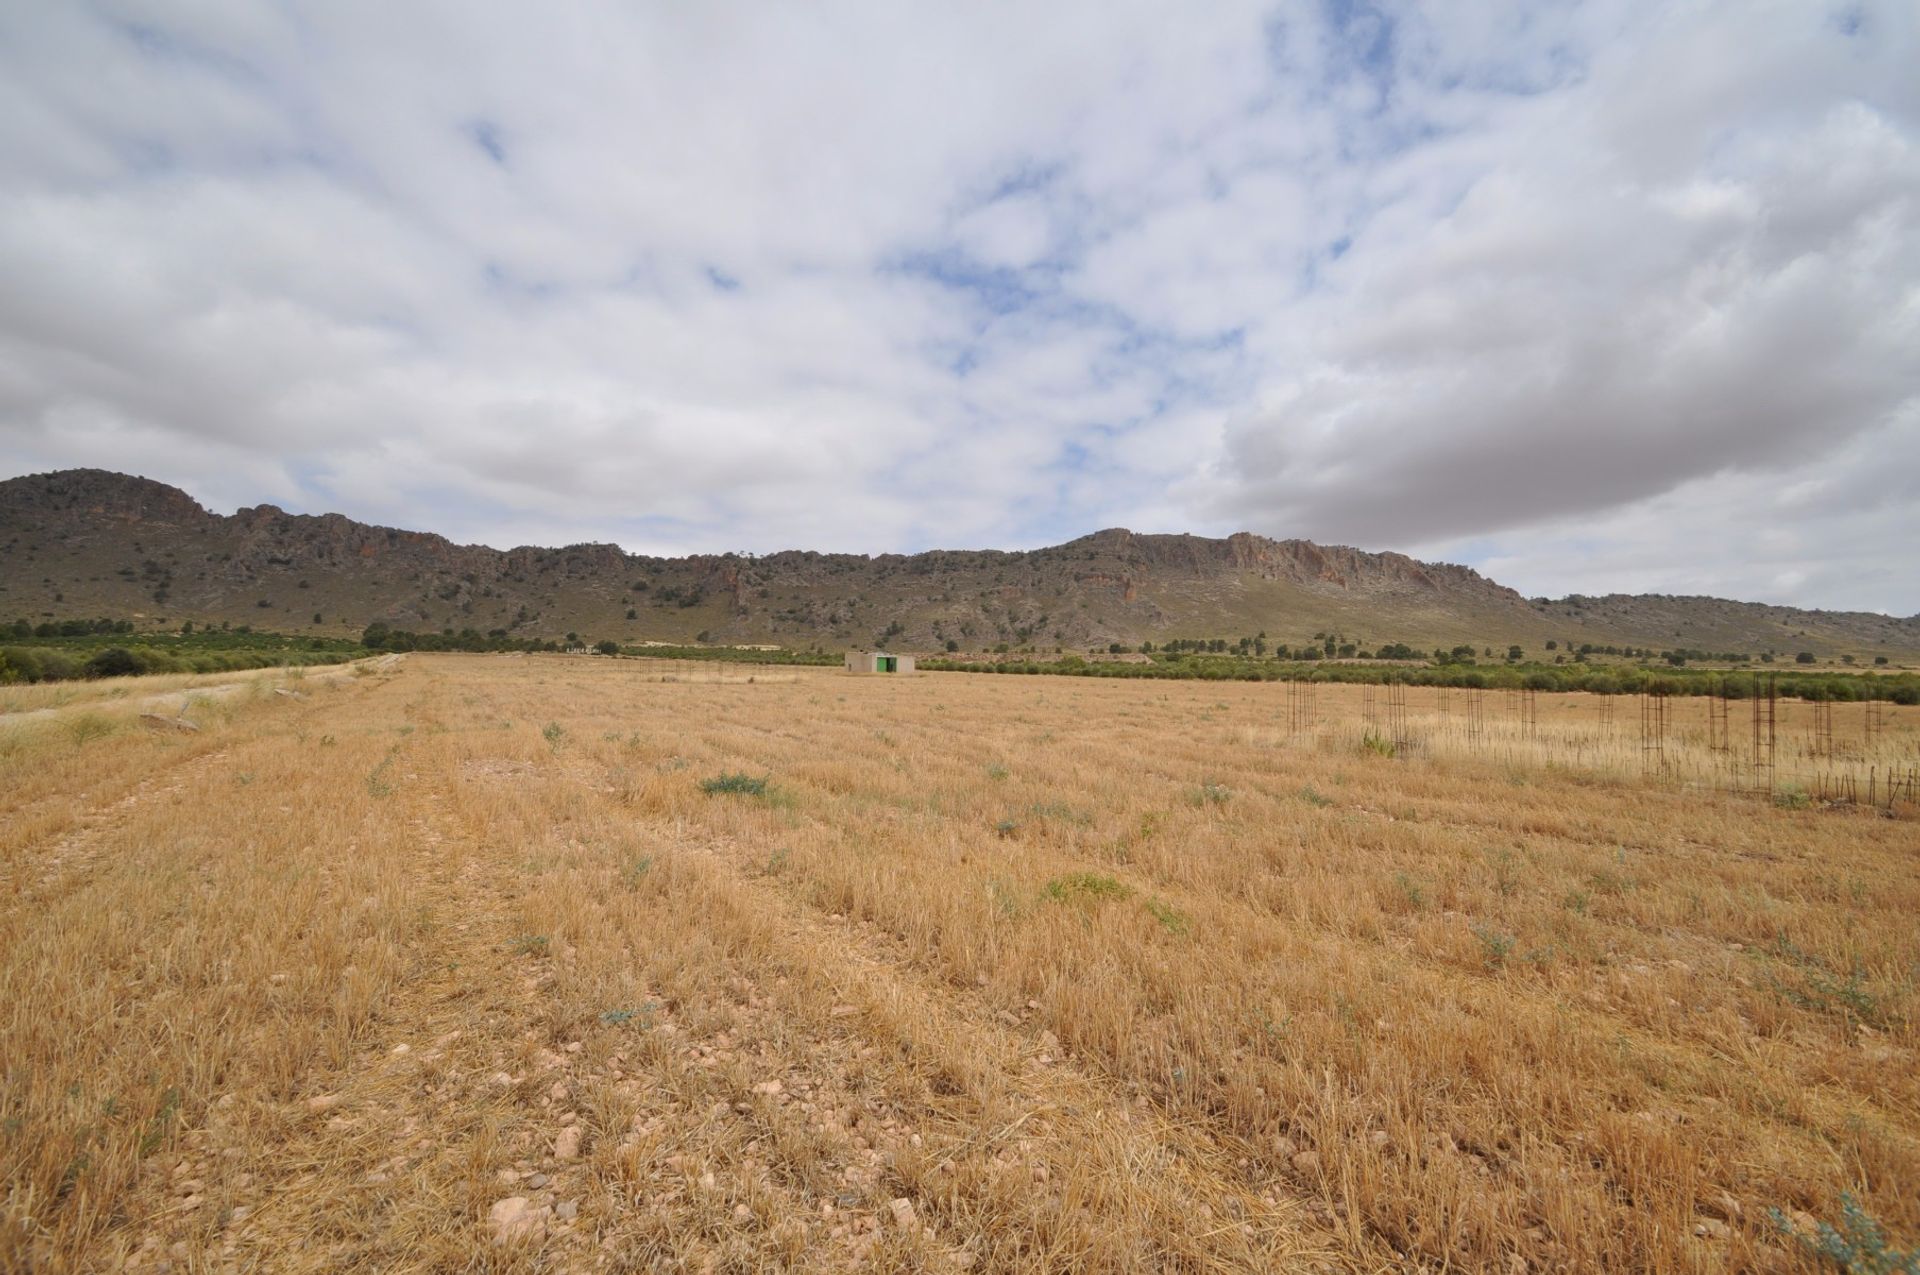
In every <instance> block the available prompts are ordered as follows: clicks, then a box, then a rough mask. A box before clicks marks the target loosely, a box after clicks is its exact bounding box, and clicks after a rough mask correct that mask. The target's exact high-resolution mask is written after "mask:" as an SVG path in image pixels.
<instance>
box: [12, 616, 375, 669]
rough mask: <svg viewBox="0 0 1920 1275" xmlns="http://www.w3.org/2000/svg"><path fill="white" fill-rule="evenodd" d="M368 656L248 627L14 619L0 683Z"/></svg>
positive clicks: (329, 641)
mask: <svg viewBox="0 0 1920 1275" xmlns="http://www.w3.org/2000/svg"><path fill="white" fill-rule="evenodd" d="M9 639H10V640H9ZM364 654H365V651H364V649H363V648H362V647H361V646H360V644H359V643H357V642H353V641H350V640H347V639H344V638H324V637H288V636H286V635H284V634H280V633H258V632H255V631H254V630H253V629H252V628H250V627H249V626H247V625H244V624H242V625H239V626H237V627H227V626H221V627H219V628H195V627H194V626H193V625H192V624H191V623H189V624H186V625H183V626H181V629H180V631H178V632H176V633H150V632H149V633H141V634H139V635H138V636H134V634H133V624H132V622H131V621H128V620H106V619H102V620H63V621H60V622H58V623H46V624H37V625H36V624H31V623H29V622H28V621H26V620H16V621H14V622H13V623H12V624H10V625H6V626H0V684H5V683H14V682H62V681H70V680H73V679H76V678H96V677H130V676H134V675H136V674H141V673H229V672H236V671H239V670H243V669H256V668H274V667H278V666H281V665H307V664H339V663H342V662H343V661H346V660H351V659H356V658H358V657H360V656H361V655H364Z"/></svg>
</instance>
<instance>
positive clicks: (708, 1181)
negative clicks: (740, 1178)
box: [700, 1173, 715, 1191]
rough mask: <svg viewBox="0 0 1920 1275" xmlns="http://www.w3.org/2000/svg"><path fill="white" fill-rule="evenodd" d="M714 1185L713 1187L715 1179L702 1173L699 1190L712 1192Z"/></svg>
mask: <svg viewBox="0 0 1920 1275" xmlns="http://www.w3.org/2000/svg"><path fill="white" fill-rule="evenodd" d="M714 1185H715V1179H714V1176H713V1174H711V1173H702V1174H701V1175H700V1189H701V1190H702V1191H711V1190H713V1188H714Z"/></svg>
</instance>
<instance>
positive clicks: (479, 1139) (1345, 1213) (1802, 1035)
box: [0, 655, 1920, 1271]
mask: <svg viewBox="0 0 1920 1275" xmlns="http://www.w3.org/2000/svg"><path fill="white" fill-rule="evenodd" d="M676 672H677V670H662V669H659V668H657V667H650V666H648V665H645V664H642V663H640V662H635V661H612V660H601V659H568V658H561V657H554V658H526V659H502V658H490V657H461V656H435V657H427V656H418V655H416V656H411V657H408V658H407V659H406V660H404V661H403V662H399V663H396V664H390V665H388V666H387V667H385V668H382V669H380V670H377V671H373V672H371V673H370V674H366V675H361V676H347V677H339V678H334V679H330V680H326V681H323V682H316V681H314V680H312V679H311V678H309V679H303V681H302V682H301V683H300V686H301V689H302V693H303V696H304V697H303V698H296V697H294V696H279V695H274V694H272V693H271V691H272V689H273V688H272V687H271V686H270V685H269V684H268V683H265V682H262V683H260V684H259V685H260V690H259V691H258V692H257V693H249V694H245V695H232V696H228V697H227V698H225V699H223V700H221V701H218V702H212V703H209V704H207V705H205V707H204V711H203V712H202V714H201V719H200V726H201V729H200V730H199V731H198V732H197V733H194V734H188V735H175V734H149V733H146V732H144V731H142V730H140V729H138V727H137V725H135V724H134V719H133V718H132V717H131V716H130V715H122V716H119V717H115V716H113V715H111V714H108V713H91V712H90V711H89V716H90V719H91V720H92V721H93V722H94V723H95V725H94V726H93V727H91V728H89V729H85V730H80V729H75V728H74V727H73V726H72V724H71V722H68V721H65V720H63V719H61V718H60V717H59V715H56V717H55V718H52V719H36V720H34V721H31V722H27V723H19V724H15V725H13V726H11V727H9V726H6V725H4V724H0V772H3V773H4V774H5V776H6V783H5V785H4V790H3V791H0V812H4V813H3V816H0V1070H3V1076H0V1080H3V1081H4V1089H3V1090H0V1161H3V1162H4V1166H5V1167H4V1174H5V1179H4V1197H3V1198H0V1227H3V1228H4V1229H0V1268H5V1269H22V1268H32V1269H44V1270H50V1271H63V1270H83V1269H84V1270H94V1269H112V1268H115V1267H120V1266H125V1267H128V1268H133V1269H138V1270H143V1271H156V1270H160V1269H163V1268H166V1267H170V1268H171V1269H172V1270H175V1271H188V1270H195V1271H198V1270H210V1271H211V1270H226V1269H236V1270H243V1269H272V1270H314V1271H320V1270H342V1269H381V1270H422V1271H424V1270H444V1269H470V1270H509V1269H526V1270H562V1271H565V1270H581V1271H597V1270H634V1271H640V1270H655V1269H669V1270H671V1269H689V1270H716V1271H718V1270H777V1269H787V1270H822V1271H825V1270H842V1269H853V1268H861V1269H876V1270H882V1269H891V1270H936V1271H937V1270H960V1269H972V1270H976V1271H978V1270H1031V1271H1057V1270H1153V1271H1160V1270H1194V1271H1200V1270H1275V1269H1281V1270H1284V1269H1301V1270H1312V1269H1316V1268H1319V1269H1325V1270H1330V1271H1332V1270H1339V1271H1361V1270H1388V1269H1411V1268H1424V1269H1427V1270H1435V1271H1437V1270H1441V1269H1454V1270H1460V1269H1466V1270H1480V1269H1486V1270H1496V1271H1509V1270H1511V1271H1520V1270H1601V1269H1607V1270H1623V1269H1659V1270H1699V1271H1720V1270H1742V1269H1771V1268H1777V1269H1783V1270H1786V1269H1798V1268H1806V1269H1811V1261H1812V1259H1811V1258H1809V1257H1808V1256H1806V1255H1805V1254H1804V1253H1802V1252H1800V1251H1799V1250H1797V1249H1796V1248H1794V1247H1793V1246H1792V1245H1791V1244H1789V1243H1787V1242H1785V1241H1783V1240H1782V1239H1781V1238H1780V1236H1779V1235H1778V1233H1777V1231H1776V1230H1775V1228H1774V1226H1773V1224H1772V1223H1771V1222H1770V1221H1769V1217H1768V1212H1769V1210H1770V1209H1773V1208H1778V1209H1781V1210H1783V1211H1785V1212H1786V1213H1787V1214H1788V1215H1792V1214H1793V1213H1795V1212H1800V1213H1802V1214H1803V1215H1805V1216H1803V1217H1802V1219H1801V1223H1802V1225H1803V1226H1804V1225H1805V1224H1806V1223H1807V1222H1808V1220H1809V1218H1810V1217H1811V1216H1817V1217H1820V1218H1831V1217H1836V1216H1837V1214H1838V1209H1839V1197H1840V1193H1841V1192H1843V1191H1845V1192H1850V1193H1851V1194H1852V1195H1853V1196H1854V1197H1855V1198H1857V1199H1858V1200H1859V1201H1860V1202H1861V1204H1862V1205H1863V1206H1864V1207H1865V1208H1866V1209H1867V1210H1868V1211H1869V1212H1871V1213H1873V1214H1874V1215H1876V1216H1877V1217H1878V1218H1879V1219H1880V1220H1881V1221H1882V1222H1883V1223H1885V1224H1887V1225H1888V1227H1889V1228H1890V1229H1891V1230H1892V1231H1894V1232H1895V1233H1898V1234H1903V1235H1906V1236H1909V1237H1911V1236H1913V1235H1915V1234H1916V1233H1917V1232H1920V1199H1917V1198H1916V1193H1915V1192H1914V1190H1913V1184H1914V1183H1915V1182H1917V1181H1920V1067H1916V1047H1917V1046H1920V1019H1917V1016H1916V1008H1917V1007H1920V1002H1917V1001H1916V995H1915V978H1916V975H1917V974H1920V937H1917V935H1916V927H1915V925H1914V921H1913V918H1914V917H1915V916H1916V915H1920V860H1917V859H1916V845H1917V844H1920V837H1916V829H1920V824H1916V822H1915V821H1914V818H1913V812H1912V811H1911V810H1908V809H1901V810H1896V811H1894V812H1893V817H1886V816H1885V815H1883V814H1875V813H1868V812H1864V811H1859V810H1851V809H1835V810H1822V809H1781V808H1778V807H1776V806H1774V805H1772V804H1769V803H1768V802H1766V801H1764V800H1756V799H1754V798H1752V797H1748V796H1736V795H1731V794H1724V793H1718V792H1714V791H1712V790H1710V789H1705V788H1700V787H1682V786H1678V785H1673V784H1654V783H1648V782H1645V781H1643V780H1641V779H1640V778H1639V777H1638V776H1636V775H1631V774H1607V773H1603V772H1604V770H1605V769H1606V768H1605V767H1601V768H1600V769H1592V768H1586V769H1583V768H1581V767H1579V766H1576V765H1573V764H1571V760H1570V758H1569V757H1568V756H1567V755H1566V751H1565V749H1564V748H1561V749H1558V750H1553V749H1548V748H1546V747H1544V746H1543V747H1541V748H1540V749H1537V750H1535V751H1533V752H1529V751H1528V750H1527V749H1526V748H1525V747H1523V746H1522V745H1521V744H1520V743H1518V742H1515V741H1511V740H1509V741H1508V743H1507V745H1506V746H1504V747H1502V748H1500V749H1498V750H1493V751H1489V752H1488V753H1487V754H1486V755H1484V756H1476V755H1472V754H1471V753H1469V752H1466V751H1464V750H1462V749H1459V748H1456V747H1452V746H1449V745H1447V744H1446V740H1447V728H1446V724H1445V723H1444V722H1442V721H1437V720H1434V719H1432V718H1430V717H1423V713H1426V712H1429V711H1430V710H1431V706H1428V709H1426V710H1423V709H1422V708H1421V707H1420V706H1418V705H1414V706H1411V711H1412V713H1413V717H1414V724H1415V726H1416V727H1417V729H1416V730H1415V731H1413V732H1412V733H1413V734H1414V735H1415V737H1416V738H1422V739H1424V740H1425V741H1426V746H1425V747H1416V748H1414V749H1412V750H1409V751H1406V752H1403V754H1402V755H1400V756H1397V757H1393V758H1388V757H1385V756H1381V755H1379V754H1378V753H1377V752H1374V751H1370V750H1368V749H1366V748H1364V747H1362V746H1361V743H1360V740H1361V735H1362V727H1361V723H1360V718H1359V711H1358V710H1359V699H1358V696H1359V688H1341V689H1339V690H1336V689H1334V688H1323V689H1322V690H1321V692H1320V701H1319V705H1318V708H1319V713H1320V717H1321V719H1322V723H1323V724H1322V725H1321V726H1320V727H1319V728H1318V729H1316V730H1314V731H1310V732H1300V733H1295V732H1291V731H1289V730H1288V729H1287V725H1288V716H1287V711H1286V703H1285V695H1286V690H1285V688H1284V687H1283V686H1279V685H1245V684H1200V683H1152V684H1145V683H1107V682H1098V681H1085V680H1070V679H1050V678H1032V679H1028V678H1021V679H1011V678H983V677H968V676H965V675H931V676H922V677H917V678H855V677H851V676H848V675H844V674H841V673H838V672H811V671H808V672H800V673H795V672H794V671H792V670H782V671H781V672H780V673H779V674H778V675H777V680H772V679H767V678H754V679H753V680H747V678H748V677H751V676H752V675H751V673H748V674H747V675H746V676H736V672H737V671H735V670H729V671H728V673H727V675H726V676H725V678H724V679H723V680H718V681H700V682H693V681H686V680H684V679H683V678H676V680H663V679H666V678H668V677H670V676H672V675H673V674H675V673H676ZM1582 702H1583V701H1582V700H1581V699H1580V698H1579V697H1568V698H1567V699H1564V700H1562V699H1555V698H1552V697H1546V696H1542V697H1541V709H1540V712H1541V719H1542V723H1543V725H1542V731H1543V732H1546V733H1549V734H1551V733H1552V731H1554V730H1573V731H1579V730H1588V731H1590V730H1591V725H1590V724H1589V725H1580V724H1579V722H1578V720H1577V719H1580V718H1581V715H1582V713H1584V712H1587V711H1589V710H1587V709H1584V708H1581V707H1578V705H1580V704H1581V703H1582ZM1555 714H1559V715H1560V716H1559V717H1557V718H1556V717H1555ZM1556 722H1558V723H1559V724H1558V725H1555V723H1556ZM1618 729H1619V730H1621V731H1630V730H1632V729H1634V723H1632V722H1627V723H1623V724H1621V725H1620V726H1619V728H1618ZM1842 729H1844V727H1843V726H1837V727H1836V730H1837V731H1839V730H1842ZM1915 740H1916V720H1915V710H1912V709H1902V710H1894V711H1893V712H1892V713H1890V720H1889V723H1888V728H1887V731H1886V735H1885V738H1884V739H1883V741H1882V742H1881V744H1880V749H1881V750H1882V752H1883V754H1884V760H1886V761H1888V762H1896V761H1903V762H1904V764H1912V762H1913V759H1914V756H1915V747H1916V746H1915ZM1550 761H1551V762H1552V763H1553V764H1551V765H1549V764H1547V763H1548V762H1550ZM1627 764H1628V763H1627V762H1624V761H1623V762H1622V767H1625V766H1626V765H1627Z"/></svg>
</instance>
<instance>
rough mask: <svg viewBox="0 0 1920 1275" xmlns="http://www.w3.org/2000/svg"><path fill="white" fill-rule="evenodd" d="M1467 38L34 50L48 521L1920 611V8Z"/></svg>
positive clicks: (184, 17) (1246, 25)
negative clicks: (247, 512) (1036, 553)
mask: <svg viewBox="0 0 1920 1275" xmlns="http://www.w3.org/2000/svg"><path fill="white" fill-rule="evenodd" d="M1419 9H1420V10H1422V11H1416V7H1415V6H1413V5H1411V4H1406V5H1401V4H1388V5H1380V6H1374V5H1369V4H1366V3H1362V2H1360V0H1329V2H1327V3H1315V4H1304V3H1303V4H1283V5H1281V6H1279V7H1273V6H1270V5H1255V4H1244V5H1243V4H1236V3H1232V2H1227V0H1222V2H1214V3H1208V4H1205V5H1175V4H1171V3H1163V4H1133V3H1127V2H1120V0H1093V2H1090V3H1086V4H1076V3H1068V2H1064V0H1050V2H1049V3H1047V4H1042V5H1034V4H1013V3H1007V4H996V3H968V4H950V3H929V4H904V3H879V2H875V3H870V4H863V5H851V4H834V3H822V4H807V5H776V4H771V3H768V4H761V5H751V4H727V3H713V4H706V3H701V4H689V3H681V2H679V0H657V2H647V0H628V2H626V3H620V4H605V5H595V4H591V3H569V4H564V5H540V6H536V5H516V6H506V5H495V4H490V3H474V2H473V0H460V2H459V3H446V4H433V3H422V2H412V0H410V2H409V3H406V4H391V3H385V2H375V0H368V2H366V3H353V2H351V0H348V2H342V0H325V2H316V3H312V4H304V3H297V2H292V0H288V2H283V3H271V4H268V3H260V2H259V0H235V2H234V3H218V2H215V0H207V2H204V3H180V4H166V5H158V4H154V5H146V6H139V5H131V4H119V3H112V2H110V0H99V2H94V3H82V2H78V0H76V2H75V3H60V4H14V5H6V6H4V7H0V477H3V476H8V475H12V474H19V473H29V472H35V471H40V470H45V469H52V468H61V467H67V466H75V465H95V466H101V467H106V468H111V469H119V470H125V471H129V472H136V473H144V474H147V475H149V476H151V477H155V478H160V479H163V480H165V481H168V482H172V483H175V484H178V485H180V486H183V487H185V488H186V489H187V490H189V491H190V492H192V493H193V494H194V495H195V496H197V497H199V498H200V499H201V500H202V501H203V502H205V503H207V504H209V505H210V506H212V507H214V508H216V509H219V510H220V511H222V512H227V511H230V510H232V509H233V508H235V507H237V506H239V505H243V504H256V503H261V502H272V503H275V504H279V505H281V506H283V507H285V508H288V509H292V510H296V511H301V512H321V511H326V510H338V511H341V512H344V513H347V514H350V515H352V516H354V517H358V518H362V519H367V520H372V521H379V522H385V523H390V524H398V525H404V526H410V527H418V528H424V529H430V530H438V531H442V532H445V533H447V534H449V535H452V536H454V537H455V538H457V539H461V540H471V541H482V542H486V543H491V544H495V545H502V546H506V545H512V544H517V543H539V544H558V543H567V542H573V541H580V540H603V541H604V540H614V541H618V542H619V543H621V544H623V545H626V546H627V547H629V548H631V549H635V550H640V551H647V552H673V553H682V552H689V551H701V550H718V549H743V550H755V551H765V550H771V549H777V548H784V547H811V548H821V549H842V550H854V551H882V550H913V549H919V548H926V547H936V546H952V547H960V546H966V547H973V546H999V547H1008V548H1013V547H1027V546H1032V545H1038V544H1045V543H1051V542H1056V541H1059V540H1062V539H1066V538H1070V537H1072V536H1075V535H1078V534H1082V533H1084V532H1087V531H1091V530H1094V529H1097V528H1100V527H1106V526H1129V527H1132V528H1134V529H1136V530H1151V531H1172V530H1192V531H1199V532H1205V533H1213V534H1218V533H1224V532H1227V531H1232V530H1237V529H1247V530H1252V531H1257V532H1261V533H1264V534H1268V535H1274V536H1305V537H1310V538H1314V539H1318V540H1323V541H1336V542H1341V543H1349V544H1357V545H1361V546H1364V547H1368V548H1394V549H1402V550H1406V551H1408V552H1412V553H1416V554H1419V555H1421V556H1424V557H1438V558H1443V559H1446V560H1450V561H1464V562H1468V563H1471V564H1473V565H1475V566H1478V567H1480V568H1482V569H1483V570H1485V571H1487V572H1489V573H1490V574H1492V575H1493V576H1495V577H1496V578H1497V579H1500V580H1501V581H1503V582H1505V583H1509V584H1512V585H1514V586H1515V587H1517V588H1519V589H1521V590H1523V591H1524V592H1527V593H1530V594H1531V593H1550V594H1554V595H1558V594H1562V593H1566V592H1570V591H1572V592H1604V591H1609V590H1622V591H1631V592H1642V591H1658V592H1712V593H1719V594H1722V595H1733V596H1739V597H1746V598H1753V599H1761V600H1769V601H1783V602H1793V603H1798V604H1801V605H1811V606H1830V607H1858V608H1867V609H1875V610H1886V611H1893V612H1896V613H1899V614H1910V613H1914V612H1916V611H1920V567H1917V566H1916V563H1920V551H1916V548H1915V543H1916V541H1920V74H1916V72H1915V68H1916V66H1920V9H1916V7H1915V6H1914V5H1913V4H1912V3H1910V0H1888V2H1887V3H1872V2H1867V3H1847V4H1825V3H1819V2H1818V0H1793V2H1788V3H1778V4H1769V3H1764V2H1760V0H1735V2H1731V3H1726V4H1699V5H1695V4H1686V3H1677V4H1676V3H1670V2H1668V3H1645V4H1641V3H1634V2H1632V0H1622V2H1620V3H1613V2H1610V0H1607V2H1594V3H1584V4H1556V3H1548V2H1545V0H1525V2H1522V3H1515V4H1512V5H1501V4H1496V3H1473V4H1464V5H1427V6H1419ZM1435 15H1439V16H1435Z"/></svg>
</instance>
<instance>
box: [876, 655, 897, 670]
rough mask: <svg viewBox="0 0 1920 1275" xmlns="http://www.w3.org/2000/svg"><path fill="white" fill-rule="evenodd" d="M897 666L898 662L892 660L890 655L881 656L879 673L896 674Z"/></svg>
mask: <svg viewBox="0 0 1920 1275" xmlns="http://www.w3.org/2000/svg"><path fill="white" fill-rule="evenodd" d="M899 666H900V661H899V660H896V659H894V658H893V656H891V655H883V656H881V657H880V671H881V672H882V673H897V672H898V671H899Z"/></svg>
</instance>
